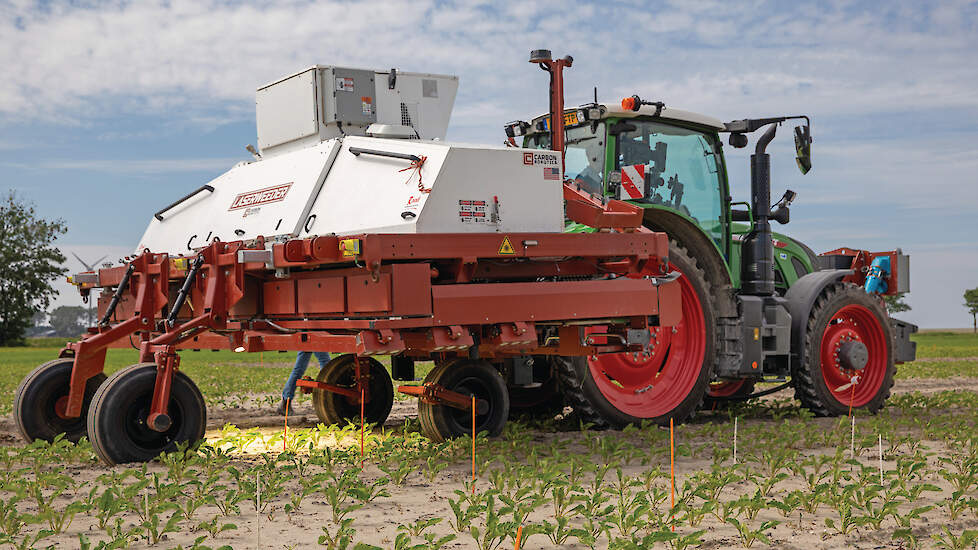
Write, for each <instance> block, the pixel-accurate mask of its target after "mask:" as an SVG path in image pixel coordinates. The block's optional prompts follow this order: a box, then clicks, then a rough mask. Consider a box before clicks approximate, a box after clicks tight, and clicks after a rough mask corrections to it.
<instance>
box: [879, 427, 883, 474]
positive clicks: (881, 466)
mask: <svg viewBox="0 0 978 550" xmlns="http://www.w3.org/2000/svg"><path fill="white" fill-rule="evenodd" d="M879 436H880V487H882V486H883V434H879Z"/></svg>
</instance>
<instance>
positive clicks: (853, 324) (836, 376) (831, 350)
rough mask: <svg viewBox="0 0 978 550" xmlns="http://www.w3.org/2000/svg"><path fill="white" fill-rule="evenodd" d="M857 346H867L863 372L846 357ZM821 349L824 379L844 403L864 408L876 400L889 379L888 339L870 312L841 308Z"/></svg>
mask: <svg viewBox="0 0 978 550" xmlns="http://www.w3.org/2000/svg"><path fill="white" fill-rule="evenodd" d="M853 344H856V345H858V344H861V345H862V346H865V356H866V357H867V358H866V362H865V366H864V367H863V368H862V369H856V368H851V366H849V365H847V358H846V357H844V353H845V349H846V347H847V346H848V347H851V346H852V345H853ZM819 349H820V352H819V355H820V357H819V358H820V360H821V365H822V378H823V379H824V380H825V385H826V386H828V389H829V391H830V392H831V393H832V395H833V396H834V397H835V398H836V399H837V400H838V401H839V402H840V403H843V404H845V405H850V406H852V407H861V406H863V405H865V404H867V403H869V402H870V401H871V400H872V399H873V397H875V396H876V394H877V393H878V392H879V389H880V386H881V385H882V384H883V379H884V378H885V376H886V364H887V358H886V337H885V335H884V333H883V327H881V326H880V324H879V320H878V319H877V318H876V316H875V315H873V313H872V312H871V311H870V310H869V309H867V308H866V307H864V306H861V305H858V304H849V305H846V306H843V307H841V308H839V310H838V311H837V312H836V313H835V315H833V316H832V319H830V320H829V324H828V325H827V326H826V327H825V331H824V332H823V333H822V342H821V346H820V348H819Z"/></svg>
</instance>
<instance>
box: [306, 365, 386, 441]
mask: <svg viewBox="0 0 978 550" xmlns="http://www.w3.org/2000/svg"><path fill="white" fill-rule="evenodd" d="M360 368H361V369H365V370H366V376H367V378H368V379H369V382H368V383H367V388H366V390H365V393H366V394H368V401H367V402H366V403H364V405H363V419H364V422H366V423H368V424H376V425H378V426H382V425H383V424H384V422H385V421H386V420H387V417H388V416H389V415H390V414H391V407H393V405H394V383H393V382H392V381H391V375H390V373H388V372H387V369H386V368H385V367H384V365H382V364H381V363H380V362H379V361H377V360H376V359H373V358H371V357H361V358H360ZM316 380H317V381H318V382H323V383H326V384H331V385H333V386H340V387H342V388H349V389H352V390H356V388H357V382H356V356H354V355H353V354H349V353H347V354H344V355H338V356H336V357H334V358H332V359H331V360H330V361H329V362H328V363H326V364H325V365H323V368H322V369H320V371H319V376H317V377H316ZM312 405H313V408H314V409H315V410H316V416H317V417H318V418H319V421H320V422H323V423H324V424H340V425H344V424H346V423H348V422H356V423H359V422H360V399H359V398H357V399H353V398H350V397H347V396H345V395H340V394H338V393H333V392H330V391H326V390H320V389H314V390H312Z"/></svg>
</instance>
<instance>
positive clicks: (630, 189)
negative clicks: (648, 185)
mask: <svg viewBox="0 0 978 550" xmlns="http://www.w3.org/2000/svg"><path fill="white" fill-rule="evenodd" d="M644 188H645V165H644V164H633V165H631V166H623V167H622V169H621V196H622V198H623V199H640V198H642V197H643V196H644V195H645V192H644V191H643V189H644Z"/></svg>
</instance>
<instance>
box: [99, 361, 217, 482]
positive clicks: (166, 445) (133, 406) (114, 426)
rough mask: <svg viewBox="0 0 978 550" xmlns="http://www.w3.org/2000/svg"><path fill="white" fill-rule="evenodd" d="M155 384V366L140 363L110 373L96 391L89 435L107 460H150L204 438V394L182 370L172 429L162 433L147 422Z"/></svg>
mask: <svg viewBox="0 0 978 550" xmlns="http://www.w3.org/2000/svg"><path fill="white" fill-rule="evenodd" d="M155 384H156V364H154V363H139V364H136V365H132V366H130V367H126V368H125V369H123V370H121V371H119V372H117V373H115V374H113V375H112V376H110V377H109V379H108V380H106V381H105V383H104V384H102V386H100V387H99V389H98V391H97V392H96V393H95V397H94V398H93V399H92V405H91V408H90V409H89V411H88V434H89V437H90V438H91V440H92V446H93V447H94V448H95V452H96V454H98V456H99V458H101V459H102V460H103V461H104V462H105V463H106V464H125V463H128V462H148V461H150V460H153V459H154V458H156V457H157V456H159V455H160V453H163V452H173V451H175V450H177V444H180V443H190V444H193V443H196V442H198V441H200V440H201V439H203V438H204V428H205V427H206V425H207V409H206V407H205V405H204V398H203V396H201V394H200V390H198V389H197V386H196V385H195V384H194V383H193V381H191V380H190V378H189V377H188V376H187V375H186V374H184V373H182V372H180V371H177V372H176V373H174V374H173V383H172V386H171V388H170V402H169V404H168V405H167V414H168V415H169V416H170V419H171V421H172V424H171V425H170V428H169V429H168V430H166V431H165V432H157V431H154V430H151V429H150V428H149V427H148V426H147V425H146V419H147V417H148V416H149V409H150V405H151V403H152V400H153V387H154V386H155Z"/></svg>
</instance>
